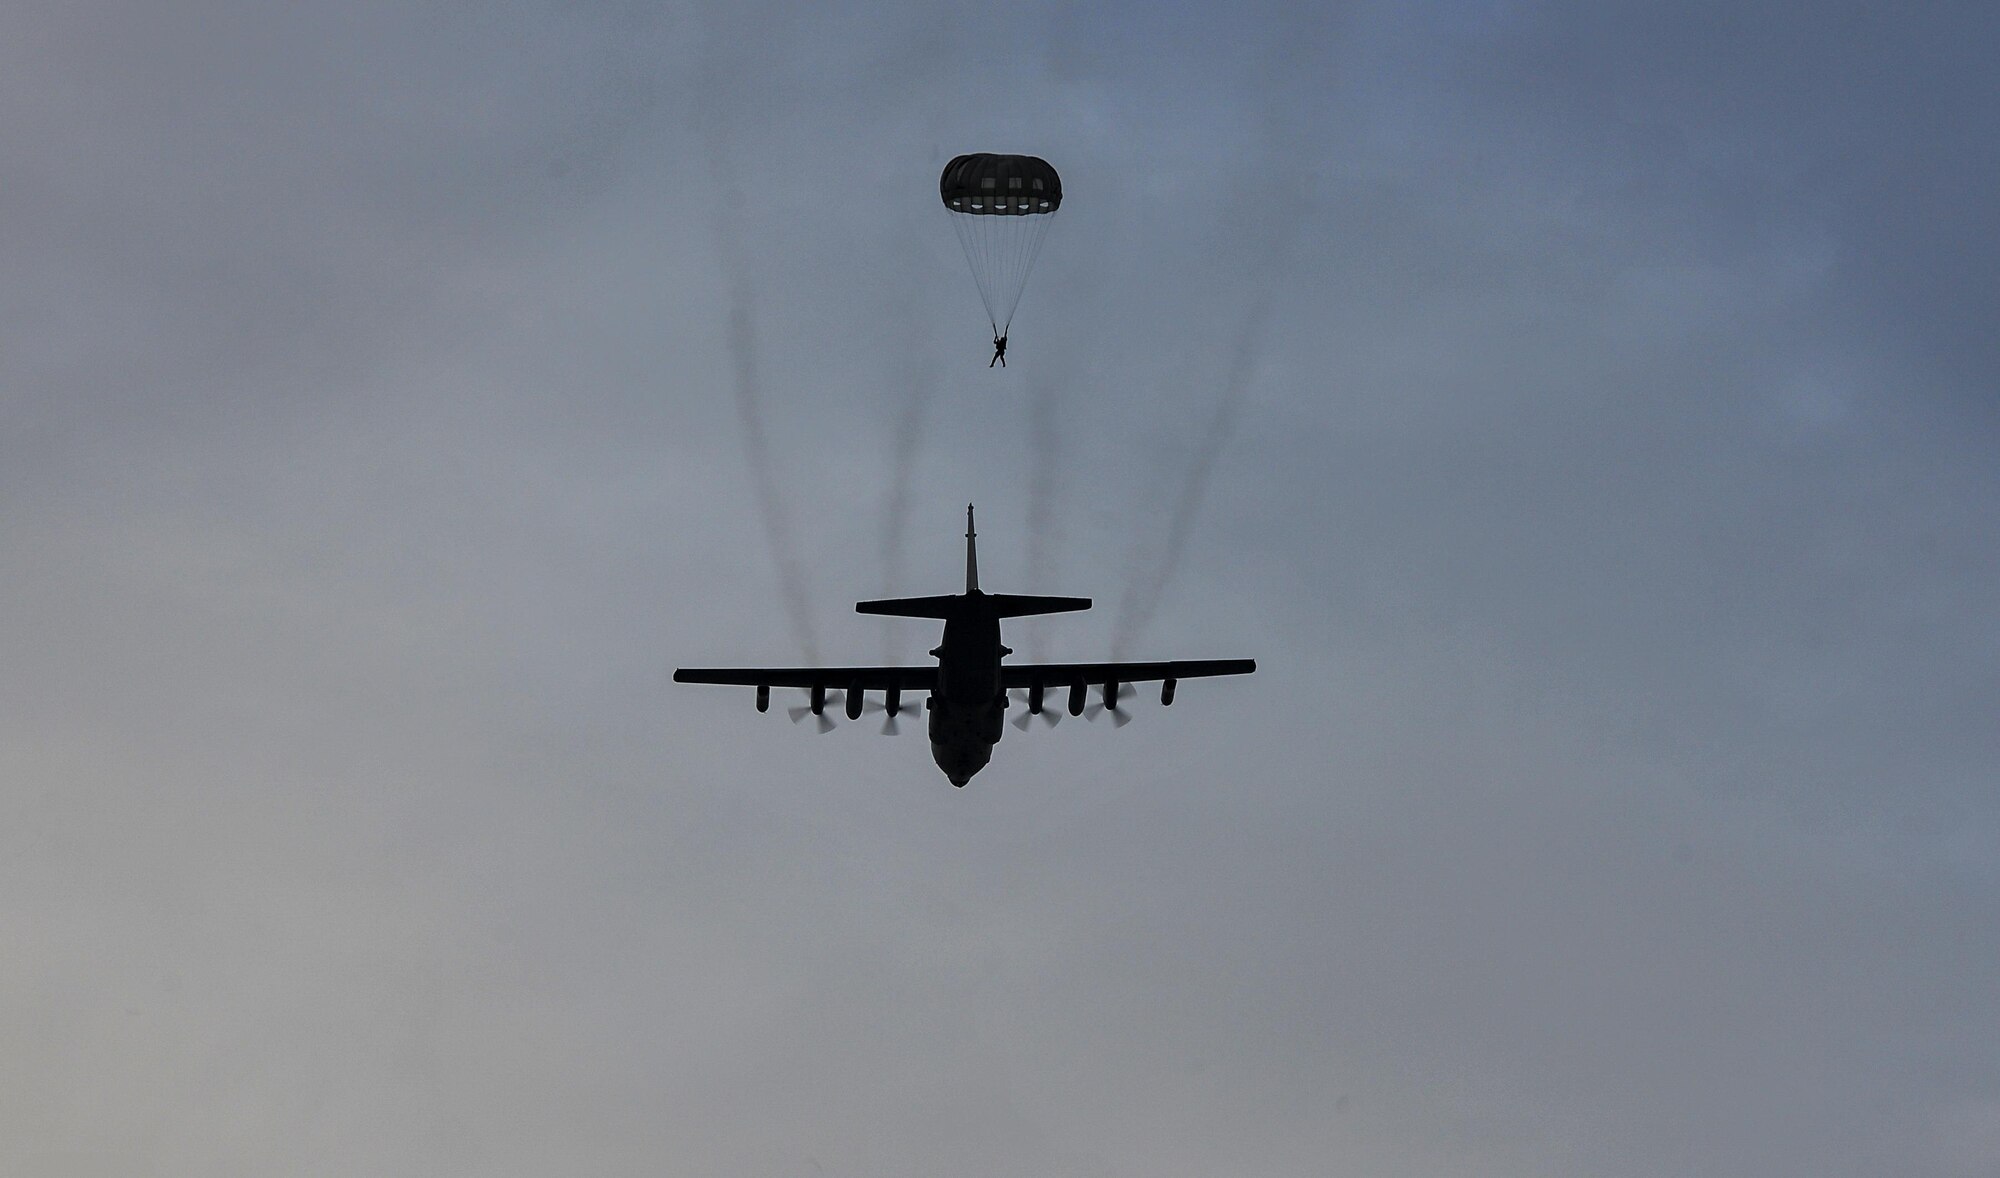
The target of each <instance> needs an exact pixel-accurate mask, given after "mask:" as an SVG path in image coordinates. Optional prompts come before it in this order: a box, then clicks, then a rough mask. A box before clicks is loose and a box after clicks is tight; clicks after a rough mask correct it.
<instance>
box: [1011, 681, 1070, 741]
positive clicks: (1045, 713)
mask: <svg viewBox="0 0 2000 1178" xmlns="http://www.w3.org/2000/svg"><path fill="white" fill-rule="evenodd" d="M1007 694H1008V696H1009V697H1010V698H1011V699H1013V701H1014V702H1015V703H1017V704H1019V705H1021V714H1020V715H1018V716H1016V717H1014V727H1016V728H1018V729H1020V730H1021V731H1023V732H1026V731H1027V730H1028V725H1029V724H1031V723H1033V722H1034V719H1035V713H1033V712H1031V711H1029V710H1028V689H1027V688H1025V687H1016V688H1013V689H1012V690H1010V691H1009V692H1008V693H1007ZM1041 714H1042V723H1043V724H1044V725H1046V726H1048V727H1050V728H1054V727H1055V726H1056V724H1057V722H1058V721H1060V720H1061V719H1062V701H1061V700H1060V699H1058V698H1056V697H1055V693H1054V692H1049V693H1047V694H1046V695H1044V696H1043V697H1042V713H1041Z"/></svg>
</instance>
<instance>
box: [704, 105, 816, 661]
mask: <svg viewBox="0 0 2000 1178" xmlns="http://www.w3.org/2000/svg"><path fill="white" fill-rule="evenodd" d="M702 133H703V136H704V138H706V139H707V141H708V152H709V166H710V168H711V169H712V170H713V172H714V174H715V178H716V181H717V184H716V187H717V189H719V190H720V191H721V193H722V207H721V209H720V211H719V212H718V214H717V217H716V229H715V236H716V247H717V249H716V252H717V254H718V255H719V257H720V260H721V263H722V270H723V279H724V282H725V283H726V285H727V287H728V293H729V329H728V338H729V358H730V364H731V368H732V370H733V375H734V378H735V379H734V382H733V383H734V396H735V400H736V421H737V425H738V426H739V427H740V430H741V433H742V437H743V457H744V460H745V461H746V462H747V463H748V464H749V467H750V482H751V486H752V488H753V490H754V491H755V494H756V499H757V515H758V519H759V520H760V522H762V524H763V527H764V541H765V544H766V546H767V547H769V549H770V551H771V564H772V566H773V567H774V568H775V569H776V570H777V574H778V595H779V598H780V600H781V601H782V603H783V605H784V609H785V620H786V622H787V623H788V624H789V625H790V627H791V631H792V638H793V640H794V641H796V642H797V643H798V644H799V649H800V651H801V652H802V653H803V654H804V656H805V661H806V663H807V664H808V665H817V664H818V663H819V661H820V658H819V641H818V639H817V638H815V637H814V634H813V624H812V595H811V594H810V593H809V592H807V589H806V572H805V563H804V562H803V561H802V560H800V559H799V550H798V541H797V540H796V539H794V537H793V535H792V522H791V517H790V516H789V515H787V514H786V512H785V506H784V501H783V498H782V497H781V496H780V494H779V489H778V474H777V467H776V465H775V464H774V463H773V462H772V459H771V440H770V435H769V434H768V432H767V431H766V430H765V428H764V405H763V400H764V398H763V382H762V381H761V380H759V379H758V375H757V300H756V294H755V290H754V287H753V285H752V283H751V279H750V263H749V259H748V258H747V257H746V256H745V254H744V245H743V229H742V225H741V223H740V220H741V217H742V213H741V211H740V210H741V209H742V208H743V204H744V199H743V186H742V184H741V183H740V181H739V180H738V178H737V175H736V169H735V166H734V165H733V164H732V163H731V161H730V159H729V152H728V149H727V148H726V146H725V145H724V142H723V135H722V130H721V128H720V127H719V126H717V125H716V123H715V121H714V116H713V115H710V116H709V117H708V118H706V119H704V120H703V125H702Z"/></svg>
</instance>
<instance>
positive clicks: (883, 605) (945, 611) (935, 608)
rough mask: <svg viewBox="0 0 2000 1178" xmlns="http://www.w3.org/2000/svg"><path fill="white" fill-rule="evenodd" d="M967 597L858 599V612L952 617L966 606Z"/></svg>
mask: <svg viewBox="0 0 2000 1178" xmlns="http://www.w3.org/2000/svg"><path fill="white" fill-rule="evenodd" d="M964 600H965V599H964V598H962V597H958V596H956V595H951V594H947V595H945V596H942V597H888V598H884V599H882V600H880V601H857V602H855V603H854V612H855V613H858V614H884V615H886V616H888V617H892V618H950V617H955V616H957V614H958V613H959V611H960V610H962V609H963V608H964V606H963V605H962V604H961V603H962V602H963V601H964Z"/></svg>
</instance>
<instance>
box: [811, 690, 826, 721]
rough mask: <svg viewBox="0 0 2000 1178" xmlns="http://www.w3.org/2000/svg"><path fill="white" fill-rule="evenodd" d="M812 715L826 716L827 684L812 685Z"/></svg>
mask: <svg viewBox="0 0 2000 1178" xmlns="http://www.w3.org/2000/svg"><path fill="white" fill-rule="evenodd" d="M812 714H813V715H815V716H824V715H826V684H824V683H815V684H813V685H812Z"/></svg>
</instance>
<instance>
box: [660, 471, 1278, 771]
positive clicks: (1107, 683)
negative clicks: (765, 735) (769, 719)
mask: <svg viewBox="0 0 2000 1178" xmlns="http://www.w3.org/2000/svg"><path fill="white" fill-rule="evenodd" d="M977 543H978V538H977V536H976V535H975V530H974V528H973V526H972V508H971V507H969V506H968V507H967V508H966V509H965V592H964V593H960V594H951V595H945V596H939V597H898V598H890V599H887V600H883V601H858V602H856V603H855V604H854V611H855V612H856V613H863V614H884V615H887V616H890V617H902V618H941V619H943V621H944V641H943V642H942V643H940V644H939V645H938V647H937V648H936V649H935V650H933V651H931V656H932V657H933V658H935V659H937V661H938V662H937V666H935V667H724V668H687V667H683V668H681V669H679V670H677V671H675V672H674V682H676V683H722V684H733V685H736V686H741V687H755V688H756V689H757V710H758V711H760V712H763V711H769V710H770V707H771V689H772V688H773V687H798V688H804V689H805V690H807V691H808V692H810V693H811V695H810V697H809V698H810V700H811V703H810V705H809V707H807V708H804V709H795V712H796V714H795V715H794V717H793V718H794V719H802V718H803V717H804V716H805V715H807V714H811V715H813V716H817V717H819V722H820V723H821V725H822V728H821V731H827V730H830V729H831V728H832V726H833V721H832V720H830V719H828V718H827V716H826V704H827V696H828V693H829V692H830V691H831V692H844V693H845V695H846V711H847V718H848V719H850V720H859V719H860V718H861V713H862V710H863V708H864V707H866V706H873V705H870V704H869V703H868V702H867V699H866V696H867V693H868V692H871V691H878V692H881V693H882V704H881V705H880V706H881V708H882V710H883V711H885V712H887V713H888V715H889V724H891V725H893V724H894V723H895V718H896V716H897V715H899V714H900V713H901V712H902V710H903V695H904V693H905V692H918V691H923V692H927V693H928V696H927V698H926V699H925V701H924V707H925V709H926V710H927V711H929V712H930V724H929V729H930V741H931V756H932V758H933V759H935V760H936V761H937V765H938V768H940V769H942V770H944V775H945V776H946V777H948V778H950V779H951V783H952V784H953V785H956V786H960V787H963V786H964V785H965V783H966V782H968V781H970V780H972V775H973V774H975V773H977V772H979V771H980V770H981V769H984V768H985V767H986V763H987V762H988V761H990V760H992V758H993V746H994V745H995V744H998V743H999V741H1000V734H1001V724H1002V722H1003V721H1004V720H1005V718H1006V713H1007V704H1008V696H1007V693H1008V692H1009V691H1010V690H1012V691H1014V692H1016V693H1018V694H1019V695H1020V697H1021V699H1022V702H1024V703H1025V704H1026V706H1027V714H1025V715H1023V716H1022V717H1021V718H1020V719H1019V720H1017V721H1015V723H1016V724H1017V725H1019V726H1021V727H1023V728H1025V727H1026V726H1027V722H1028V716H1029V715H1046V716H1047V718H1048V722H1049V723H1051V724H1053V723H1055V721H1056V720H1057V719H1058V718H1059V717H1057V716H1056V715H1055V714H1054V713H1044V712H1043V710H1042V701H1043V697H1044V695H1045V693H1046V692H1047V691H1048V689H1049V688H1051V687H1068V688H1069V714H1070V715H1072V716H1078V715H1083V714H1084V712H1085V703H1086V692H1087V690H1088V688H1089V687H1090V686H1091V685H1093V684H1094V685H1096V686H1098V687H1100V688H1102V690H1103V696H1102V703H1101V705H1100V706H1099V708H1097V709H1093V711H1094V712H1096V711H1108V712H1110V713H1111V714H1112V717H1113V719H1114V720H1117V721H1118V722H1120V723H1122V722H1123V716H1124V713H1123V712H1121V711H1120V710H1119V707H1118V702H1119V699H1120V698H1121V695H1120V689H1121V688H1124V689H1125V690H1126V691H1128V692H1129V691H1130V684H1132V683H1135V682H1149V681H1152V680H1162V681H1163V682H1162V685H1161V688H1160V702H1161V703H1162V704H1171V703H1173V702H1174V688H1175V686H1176V684H1177V683H1178V682H1179V681H1180V680H1182V679H1195V678H1200V677H1203V676H1208V675H1248V674H1250V673H1251V672H1252V671H1255V670H1256V669H1257V663H1256V660H1254V659H1196V660H1191V661H1190V660H1182V661H1179V662H1165V663H1024V664H1016V665H1011V666H1010V665H1008V664H1007V663H1004V662H1003V661H1002V660H1003V659H1005V658H1006V657H1007V656H1008V655H1010V654H1012V653H1014V652H1013V651H1012V650H1009V649H1008V648H1007V647H1005V646H1003V645H1001V643H1000V619H1002V618H1019V617H1026V616H1028V615H1030V614H1054V613H1067V612H1070V611H1072V610H1085V609H1089V608H1090V599H1089V598H1088V597H1031V596H1026V595H1023V594H1016V593H983V592H981V591H980V588H979V552H978V547H977ZM885 730H887V729H885Z"/></svg>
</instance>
